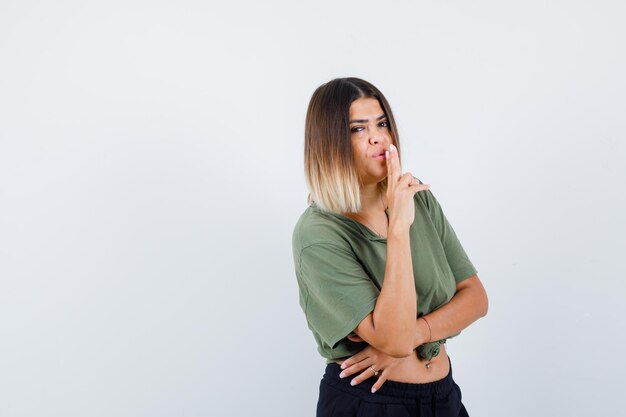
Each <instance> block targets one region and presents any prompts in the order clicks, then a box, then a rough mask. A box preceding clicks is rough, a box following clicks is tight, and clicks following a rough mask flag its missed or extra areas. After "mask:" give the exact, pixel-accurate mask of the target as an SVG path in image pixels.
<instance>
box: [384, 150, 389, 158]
mask: <svg viewBox="0 0 626 417" xmlns="http://www.w3.org/2000/svg"><path fill="white" fill-rule="evenodd" d="M385 159H389V151H385Z"/></svg>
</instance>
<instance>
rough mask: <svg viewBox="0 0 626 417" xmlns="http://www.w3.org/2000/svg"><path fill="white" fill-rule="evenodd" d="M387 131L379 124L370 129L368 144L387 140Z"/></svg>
mask: <svg viewBox="0 0 626 417" xmlns="http://www.w3.org/2000/svg"><path fill="white" fill-rule="evenodd" d="M387 139H388V138H387V131H386V130H385V128H381V127H380V126H376V127H374V128H373V129H371V130H370V144H371V145H377V144H379V143H385V142H387Z"/></svg>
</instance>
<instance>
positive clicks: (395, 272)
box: [354, 145, 429, 358]
mask: <svg viewBox="0 0 626 417" xmlns="http://www.w3.org/2000/svg"><path fill="white" fill-rule="evenodd" d="M387 179H388V181H387V201H388V202H389V229H388V231H387V263H386V265H385V278H384V280H383V285H382V288H381V290H380V294H379V296H378V299H377V300H376V304H375V307H374V311H373V312H372V313H370V314H369V315H368V316H367V317H365V318H364V319H363V320H362V321H361V323H359V325H358V326H357V328H356V329H355V330H354V332H355V333H356V334H357V335H358V336H359V337H361V338H362V339H363V340H365V341H366V342H367V343H368V344H370V345H371V346H373V347H375V348H376V349H378V350H380V351H382V352H383V353H385V354H387V355H389V356H393V357H396V358H401V357H406V356H409V355H410V354H412V353H413V349H414V348H415V338H416V336H415V318H416V317H417V299H416V292H415V278H414V276H413V261H412V259H411V245H410V236H409V228H410V226H411V224H412V223H413V220H414V219H415V206H414V200H413V196H414V195H415V193H416V192H418V191H422V190H427V189H428V188H429V186H428V185H427V184H420V182H419V181H418V180H417V179H415V178H414V177H413V175H411V173H408V172H407V173H405V174H404V175H401V168H400V161H399V158H398V152H397V150H396V148H395V147H394V146H393V145H392V147H391V149H390V151H389V156H388V157H387Z"/></svg>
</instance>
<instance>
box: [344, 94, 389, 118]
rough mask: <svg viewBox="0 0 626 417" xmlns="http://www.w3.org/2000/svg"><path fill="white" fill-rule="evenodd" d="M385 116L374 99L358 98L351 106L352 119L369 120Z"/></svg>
mask: <svg viewBox="0 0 626 417" xmlns="http://www.w3.org/2000/svg"><path fill="white" fill-rule="evenodd" d="M381 114H383V109H382V107H380V103H379V102H378V100H376V99H375V98H372V97H365V98H363V97H362V98H358V99H356V100H354V101H353V102H352V104H351V105H350V119H369V118H371V117H378V116H380V115H381Z"/></svg>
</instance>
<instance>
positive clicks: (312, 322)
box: [298, 243, 380, 349]
mask: <svg viewBox="0 0 626 417" xmlns="http://www.w3.org/2000/svg"><path fill="white" fill-rule="evenodd" d="M298 284H299V285H300V290H301V292H303V293H304V306H303V307H304V313H305V316H306V318H307V321H308V324H309V327H310V328H311V330H312V331H314V332H315V333H317V334H318V336H319V337H320V339H321V340H322V341H323V342H324V343H325V344H327V345H328V346H329V347H330V348H331V349H334V348H335V347H336V345H337V342H339V341H340V340H341V339H343V338H345V337H346V336H348V335H349V334H350V333H351V332H352V331H353V330H354V329H355V328H356V327H357V326H358V324H359V323H360V322H361V321H362V320H363V319H364V318H365V317H367V315H368V314H369V313H371V312H372V311H373V310H374V306H375V304H376V299H377V298H378V294H379V293H380V291H379V289H378V287H377V286H376V285H375V284H374V282H373V281H372V280H371V278H370V277H369V276H368V274H367V273H366V272H365V270H364V269H363V266H362V265H361V263H360V262H359V261H358V259H357V258H356V256H355V255H354V252H352V250H351V249H350V248H346V247H342V246H341V245H339V244H334V243H316V244H313V245H310V246H307V247H305V248H304V249H303V250H302V252H301V254H300V274H299V277H298Z"/></svg>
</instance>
